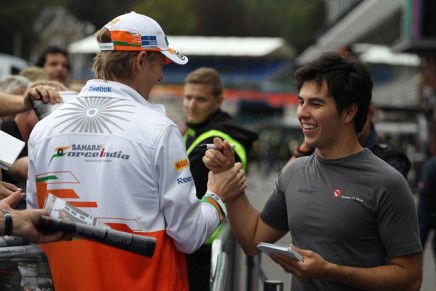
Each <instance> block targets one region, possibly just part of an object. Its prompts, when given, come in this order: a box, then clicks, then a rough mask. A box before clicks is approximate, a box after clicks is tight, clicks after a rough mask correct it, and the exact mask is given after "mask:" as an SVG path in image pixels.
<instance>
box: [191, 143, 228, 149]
mask: <svg viewBox="0 0 436 291" xmlns="http://www.w3.org/2000/svg"><path fill="white" fill-rule="evenodd" d="M230 146H231V147H232V149H234V148H235V145H234V144H230ZM198 147H200V148H202V149H206V150H210V149H216V148H217V147H216V145H215V144H213V143H205V144H199V145H198Z"/></svg>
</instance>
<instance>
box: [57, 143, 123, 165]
mask: <svg viewBox="0 0 436 291" xmlns="http://www.w3.org/2000/svg"><path fill="white" fill-rule="evenodd" d="M54 152H55V154H54V155H52V156H51V158H50V162H49V165H50V164H51V162H52V161H53V159H54V158H60V157H71V158H80V157H82V158H87V159H86V160H85V162H97V161H99V160H104V161H112V160H113V159H123V160H128V159H129V158H130V155H128V154H125V153H123V151H120V150H115V151H113V150H108V149H106V148H105V146H104V145H102V144H100V145H96V144H72V145H69V146H59V147H56V148H55V149H54Z"/></svg>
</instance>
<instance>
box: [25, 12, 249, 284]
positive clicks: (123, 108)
mask: <svg viewBox="0 0 436 291" xmlns="http://www.w3.org/2000/svg"><path fill="white" fill-rule="evenodd" d="M97 40H98V43H99V47H100V53H99V54H97V56H96V57H95V59H94V65H93V70H94V74H95V76H96V78H98V79H96V80H90V81H88V83H87V84H86V85H85V87H84V88H83V89H82V91H81V92H80V93H79V95H78V97H77V98H75V99H74V100H73V101H70V102H68V103H66V104H64V105H63V106H62V107H60V108H59V109H58V110H56V111H55V112H53V113H51V114H50V115H49V116H47V117H46V118H45V119H43V120H42V121H40V122H39V123H38V124H37V126H36V127H35V129H34V131H33V132H32V135H31V137H30V140H29V159H30V165H29V179H28V186H27V187H28V188H27V192H28V193H27V204H28V207H29V208H40V207H43V202H44V199H45V197H46V196H47V195H48V193H52V194H54V195H56V196H58V197H61V198H63V199H65V200H67V202H69V203H71V204H72V205H73V206H77V207H80V208H81V209H83V210H85V211H86V212H88V213H89V214H90V215H91V216H93V217H95V218H97V219H98V220H99V221H100V222H103V223H105V224H106V225H108V226H110V227H112V228H115V229H118V230H122V231H126V232H131V233H135V234H139V235H147V236H152V237H155V238H156V239H157V245H156V250H155V253H154V255H153V257H152V258H146V257H142V256H139V255H136V254H132V253H129V252H125V251H122V250H118V249H114V248H111V247H107V246H103V245H101V244H97V243H94V242H91V241H85V240H73V241H71V242H60V243H53V244H49V245H48V246H46V247H44V250H45V252H46V254H47V256H48V259H49V262H50V266H51V270H52V274H53V279H54V283H55V287H56V289H57V290H63V291H65V290H93V291H96V290H187V289H188V284H187V276H186V265H185V258H184V253H191V252H193V251H195V250H196V249H197V248H199V247H200V246H201V245H202V244H203V242H204V241H205V240H206V239H207V238H208V237H209V236H210V235H211V234H212V232H213V231H214V230H215V229H216V227H217V226H218V225H219V223H220V222H221V221H222V220H223V219H224V216H225V209H224V206H223V203H222V202H221V201H220V200H219V198H217V196H216V195H214V193H219V194H221V193H231V192H232V191H238V192H239V191H241V190H242V189H243V188H244V187H245V178H244V177H243V175H242V174H241V172H239V169H240V167H241V165H240V164H239V165H236V166H235V167H234V168H232V169H230V170H229V171H228V175H229V177H233V178H231V179H230V182H229V183H227V184H222V185H219V187H218V186H214V185H211V187H212V189H209V190H208V193H209V195H206V196H205V198H204V199H202V200H201V201H200V200H198V199H197V198H196V195H195V194H196V193H195V186H194V182H193V178H192V175H191V172H190V170H189V162H188V157H187V155H186V149H185V146H184V142H183V140H182V137H181V134H180V131H179V129H178V128H177V126H176V125H175V124H174V123H173V122H172V121H171V120H170V119H169V118H167V117H166V116H165V110H164V108H163V107H162V106H161V105H152V104H150V103H149V102H148V101H147V100H148V96H149V93H150V90H151V89H152V87H153V86H154V85H155V84H156V83H157V82H159V81H160V80H162V79H163V74H162V67H163V66H164V65H165V64H167V63H170V62H175V63H177V64H180V65H183V64H186V63H187V61H188V59H187V58H186V57H185V56H183V55H182V54H180V53H178V52H176V51H175V50H173V49H171V48H169V47H168V41H167V39H166V37H165V34H164V32H163V31H162V29H161V27H160V26H159V24H158V23H157V22H156V21H154V20H153V19H151V18H149V17H147V16H144V15H141V14H136V13H134V12H131V13H127V14H124V15H121V16H119V17H116V18H115V19H113V20H112V21H111V22H109V23H108V24H107V25H105V26H104V27H103V28H102V29H101V30H100V31H99V32H98V33H97Z"/></svg>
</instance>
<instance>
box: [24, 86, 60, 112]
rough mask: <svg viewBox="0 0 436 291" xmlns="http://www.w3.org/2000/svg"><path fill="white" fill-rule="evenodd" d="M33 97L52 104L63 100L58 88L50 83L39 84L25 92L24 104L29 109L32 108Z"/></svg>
mask: <svg viewBox="0 0 436 291" xmlns="http://www.w3.org/2000/svg"><path fill="white" fill-rule="evenodd" d="M31 99H33V100H41V101H42V102H44V103H51V104H56V103H61V102H62V97H61V96H60V95H59V92H58V89H57V88H55V87H52V86H49V85H37V86H35V87H31V88H28V89H27V90H26V92H25V93H24V105H25V107H26V108H27V109H28V110H30V109H32V105H31Z"/></svg>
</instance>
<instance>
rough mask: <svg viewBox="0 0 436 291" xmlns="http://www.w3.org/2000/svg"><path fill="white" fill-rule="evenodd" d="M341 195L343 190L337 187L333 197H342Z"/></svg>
mask: <svg viewBox="0 0 436 291" xmlns="http://www.w3.org/2000/svg"><path fill="white" fill-rule="evenodd" d="M341 195H342V191H341V190H340V189H336V190H335V191H333V197H335V198H341Z"/></svg>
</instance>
